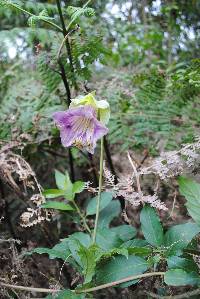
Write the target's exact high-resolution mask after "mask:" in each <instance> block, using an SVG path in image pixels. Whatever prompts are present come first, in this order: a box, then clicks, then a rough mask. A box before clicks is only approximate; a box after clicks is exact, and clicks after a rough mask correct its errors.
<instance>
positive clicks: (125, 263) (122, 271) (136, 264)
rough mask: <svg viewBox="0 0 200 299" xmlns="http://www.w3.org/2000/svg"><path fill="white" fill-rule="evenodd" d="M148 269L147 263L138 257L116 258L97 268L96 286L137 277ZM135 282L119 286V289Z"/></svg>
mask: <svg viewBox="0 0 200 299" xmlns="http://www.w3.org/2000/svg"><path fill="white" fill-rule="evenodd" d="M147 268H148V264H147V262H146V261H145V260H144V259H143V258H141V257H138V256H129V257H128V259H127V258H126V257H125V256H121V255H119V256H116V257H113V258H112V259H109V260H108V261H105V262H104V263H101V264H100V265H99V267H97V277H96V280H97V284H103V283H108V282H112V281H116V280H120V279H122V278H125V277H128V276H131V275H138V274H142V273H143V272H145V271H146V270H147ZM136 282H137V280H133V281H131V282H128V283H125V284H121V285H120V286H121V287H126V286H128V285H131V284H134V283H136Z"/></svg>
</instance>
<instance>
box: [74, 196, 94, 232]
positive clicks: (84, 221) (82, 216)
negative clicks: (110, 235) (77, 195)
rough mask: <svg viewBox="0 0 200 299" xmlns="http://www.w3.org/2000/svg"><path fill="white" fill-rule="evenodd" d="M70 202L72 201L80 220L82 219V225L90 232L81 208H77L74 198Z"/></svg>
mask: <svg viewBox="0 0 200 299" xmlns="http://www.w3.org/2000/svg"><path fill="white" fill-rule="evenodd" d="M72 203H73V205H74V206H75V208H76V211H77V213H78V214H79V216H80V218H81V220H82V221H83V225H84V227H85V229H86V230H87V231H88V233H89V234H91V230H90V228H89V226H88V225H87V222H86V220H85V217H84V215H83V214H82V213H81V210H80V209H79V206H78V205H77V204H76V202H75V200H72Z"/></svg>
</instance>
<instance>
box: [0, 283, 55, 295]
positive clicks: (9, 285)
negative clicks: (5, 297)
mask: <svg viewBox="0 0 200 299" xmlns="http://www.w3.org/2000/svg"><path fill="white" fill-rule="evenodd" d="M0 286H2V287H5V288H10V289H16V290H21V291H27V292H37V293H57V292H59V291H60V290H55V289H45V288H33V287H25V286H18V285H13V284H9V283H4V282H0Z"/></svg>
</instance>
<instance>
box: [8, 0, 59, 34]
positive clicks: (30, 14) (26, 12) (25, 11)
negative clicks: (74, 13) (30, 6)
mask: <svg viewBox="0 0 200 299" xmlns="http://www.w3.org/2000/svg"><path fill="white" fill-rule="evenodd" d="M9 5H10V6H11V7H13V8H15V9H17V10H19V11H21V12H23V13H25V14H27V15H29V16H31V17H37V16H36V15H34V14H32V13H31V12H29V11H27V10H25V9H23V8H22V7H20V6H19V5H16V4H14V3H9ZM42 21H43V22H45V23H47V24H49V25H51V26H53V27H54V28H56V29H58V30H59V31H60V32H63V31H62V28H61V27H60V26H58V25H56V24H55V23H53V22H51V21H48V20H44V19H42Z"/></svg>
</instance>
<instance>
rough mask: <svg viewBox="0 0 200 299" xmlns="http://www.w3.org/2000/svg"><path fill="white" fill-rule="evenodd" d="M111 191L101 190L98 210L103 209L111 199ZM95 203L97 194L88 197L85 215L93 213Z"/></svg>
mask: <svg viewBox="0 0 200 299" xmlns="http://www.w3.org/2000/svg"><path fill="white" fill-rule="evenodd" d="M112 197H113V196H112V193H111V192H102V193H101V201H100V211H102V210H103V209H105V208H106V207H107V206H108V205H109V203H110V202H111V200H112ZM96 204H97V196H95V197H93V198H92V199H90V201H89V203H88V205H87V209H86V212H87V215H88V216H89V215H94V214H95V213H96Z"/></svg>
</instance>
